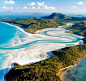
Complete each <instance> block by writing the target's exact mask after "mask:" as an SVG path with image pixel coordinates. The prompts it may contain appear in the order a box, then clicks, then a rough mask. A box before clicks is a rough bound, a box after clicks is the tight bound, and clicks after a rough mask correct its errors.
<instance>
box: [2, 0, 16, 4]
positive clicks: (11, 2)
mask: <svg viewBox="0 0 86 81" xmlns="http://www.w3.org/2000/svg"><path fill="white" fill-rule="evenodd" d="M2 4H15V1H13V0H10V1H7V0H5V1H2Z"/></svg>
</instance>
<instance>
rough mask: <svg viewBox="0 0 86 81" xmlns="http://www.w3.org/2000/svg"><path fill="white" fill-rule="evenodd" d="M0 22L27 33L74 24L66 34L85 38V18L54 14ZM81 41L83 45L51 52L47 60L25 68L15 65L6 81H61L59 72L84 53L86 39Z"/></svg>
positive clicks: (85, 50)
mask: <svg viewBox="0 0 86 81" xmlns="http://www.w3.org/2000/svg"><path fill="white" fill-rule="evenodd" d="M21 20H22V21H21ZM0 21H3V22H8V23H12V24H14V25H18V26H20V27H22V28H24V29H25V30H26V31H28V32H34V31H36V30H38V29H43V28H47V27H49V28H50V27H53V26H57V25H63V24H65V23H66V22H74V25H73V26H71V27H67V29H68V30H71V31H68V33H70V32H71V33H74V34H78V35H81V36H84V37H86V18H83V17H82V18H78V17H76V18H75V17H67V16H65V15H63V14H58V13H56V14H55V13H54V14H51V15H50V16H46V17H42V18H35V17H31V18H26V19H25V18H21V19H16V18H15V19H10V20H9V19H0ZM15 22H16V23H15ZM51 22H52V23H51ZM75 22H76V23H75ZM77 22H78V23H77ZM37 27H38V28H37ZM41 27H42V28H41ZM31 30H32V31H31ZM83 40H84V42H85V44H83V45H78V46H71V47H66V48H63V49H62V50H54V51H52V52H53V55H52V56H51V57H50V58H49V59H47V60H44V61H41V62H38V63H35V64H28V65H25V66H21V65H19V64H17V63H15V64H14V65H15V66H14V67H13V68H12V69H11V70H10V71H9V72H8V73H7V74H6V76H5V78H6V81H61V79H60V77H59V76H57V75H58V73H59V70H60V69H62V68H65V67H67V66H70V65H74V64H75V63H76V62H77V60H78V58H81V57H82V56H83V54H85V53H86V39H85V38H84V39H83Z"/></svg>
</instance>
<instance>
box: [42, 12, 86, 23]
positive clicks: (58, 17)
mask: <svg viewBox="0 0 86 81" xmlns="http://www.w3.org/2000/svg"><path fill="white" fill-rule="evenodd" d="M42 18H44V19H53V20H65V21H82V20H86V17H70V16H66V15H64V14H62V13H52V14H51V15H49V16H44V17H42Z"/></svg>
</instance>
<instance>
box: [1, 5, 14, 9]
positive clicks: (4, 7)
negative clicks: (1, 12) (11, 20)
mask: <svg viewBox="0 0 86 81" xmlns="http://www.w3.org/2000/svg"><path fill="white" fill-rule="evenodd" d="M1 9H13V7H6V6H5V5H4V6H3V7H1Z"/></svg>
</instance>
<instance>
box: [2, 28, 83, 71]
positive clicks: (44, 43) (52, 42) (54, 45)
mask: <svg viewBox="0 0 86 81" xmlns="http://www.w3.org/2000/svg"><path fill="white" fill-rule="evenodd" d="M16 27H17V26H16ZM18 29H20V30H21V31H22V32H23V33H25V34H26V37H24V38H21V40H20V39H19V38H17V40H18V41H17V42H16V41H15V40H13V42H12V46H10V47H15V46H19V45H20V47H21V46H22V45H24V44H28V43H30V45H31V46H26V47H24V48H21V49H11V50H10V49H9V50H1V52H4V53H5V52H7V53H8V55H7V56H8V58H7V60H6V61H5V62H4V64H3V67H2V69H6V68H11V64H12V63H15V62H17V63H18V64H20V65H26V64H29V63H34V62H39V61H41V60H45V59H47V58H50V57H51V56H52V52H51V51H53V50H58V49H61V48H64V47H66V46H67V45H69V46H71V45H78V44H82V43H80V41H76V40H75V39H77V37H78V36H77V35H72V34H70V35H69V34H67V33H65V31H66V30H65V29H64V28H62V26H59V27H58V28H46V29H42V30H38V31H37V32H36V33H37V34H30V33H27V32H25V31H24V30H22V29H21V28H19V27H18ZM45 32H46V34H45ZM47 34H48V35H49V36H48V35H47ZM79 38H81V37H79ZM33 41H35V42H36V43H32V42H33ZM8 71H9V70H8ZM8 71H7V72H8Z"/></svg>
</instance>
